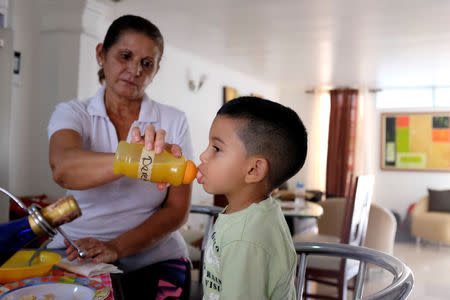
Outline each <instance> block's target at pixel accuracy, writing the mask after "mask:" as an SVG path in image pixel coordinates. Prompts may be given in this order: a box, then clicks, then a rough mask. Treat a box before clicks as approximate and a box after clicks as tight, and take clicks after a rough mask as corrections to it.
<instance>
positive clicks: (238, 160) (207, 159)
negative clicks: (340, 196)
mask: <svg viewBox="0 0 450 300" xmlns="http://www.w3.org/2000/svg"><path fill="white" fill-rule="evenodd" d="M240 126H242V122H241V121H238V120H235V119H232V118H230V117H226V116H217V117H216V118H215V119H214V121H213V124H212V125H211V129H210V131H209V145H208V147H207V148H206V150H205V151H204V152H203V153H202V154H201V155H200V160H201V162H202V163H201V164H200V166H199V167H198V170H199V173H200V174H199V177H198V183H200V184H202V185H203V188H204V189H205V191H206V192H208V193H210V194H225V195H231V194H233V192H234V191H239V190H240V188H241V186H243V185H245V175H246V173H247V165H248V158H247V155H246V150H245V146H244V144H243V143H242V141H241V139H240V138H239V136H238V134H237V132H238V129H239V127H240Z"/></svg>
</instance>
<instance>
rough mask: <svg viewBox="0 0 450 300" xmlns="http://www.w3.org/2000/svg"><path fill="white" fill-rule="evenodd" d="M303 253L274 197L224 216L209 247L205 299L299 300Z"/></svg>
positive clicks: (204, 270) (204, 272)
mask: <svg viewBox="0 0 450 300" xmlns="http://www.w3.org/2000/svg"><path fill="white" fill-rule="evenodd" d="M296 265H297V255H296V252H295V248H294V244H293V242H292V238H291V234H290V232H289V228H288V226H287V224H286V220H285V219H284V215H283V213H282V211H281V208H280V206H279V204H278V203H277V202H276V201H275V200H273V199H272V198H270V197H269V198H267V199H266V200H264V201H262V202H260V203H257V204H252V205H250V206H249V207H248V208H246V209H244V210H241V211H238V212H235V213H232V214H219V217H218V218H217V221H216V224H215V225H214V230H213V232H212V234H211V236H210V237H209V240H208V244H207V246H206V249H205V255H204V265H203V278H202V281H203V292H204V296H203V299H204V300H219V299H220V300H228V299H229V300H239V299H245V300H252V299H257V300H263V299H272V300H276V299H280V300H289V299H295V283H294V281H295V270H296Z"/></svg>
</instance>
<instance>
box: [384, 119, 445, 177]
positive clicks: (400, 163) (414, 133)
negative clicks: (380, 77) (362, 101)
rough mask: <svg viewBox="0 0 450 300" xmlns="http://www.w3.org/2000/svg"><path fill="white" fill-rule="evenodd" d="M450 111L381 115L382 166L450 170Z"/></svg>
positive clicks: (398, 168)
mask: <svg viewBox="0 0 450 300" xmlns="http://www.w3.org/2000/svg"><path fill="white" fill-rule="evenodd" d="M449 119H450V112H423V113H384V114H381V134H380V136H381V143H380V144H381V149H380V153H381V157H380V163H381V169H382V170H401V171H442V172H450V126H449Z"/></svg>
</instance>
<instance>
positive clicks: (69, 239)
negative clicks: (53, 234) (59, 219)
mask: <svg viewBox="0 0 450 300" xmlns="http://www.w3.org/2000/svg"><path fill="white" fill-rule="evenodd" d="M56 230H57V231H58V232H59V233H60V234H61V235H62V236H63V237H64V238H65V239H66V240H67V241H68V242H69V243H70V245H72V247H74V248H75V249H77V252H78V257H80V258H85V257H86V256H87V253H86V250H83V249H81V248H80V247H78V246H77V244H75V242H74V241H72V239H71V238H70V237H69V236H68V235H67V234H66V233H65V232H64V231H63V230H62V229H61V227H58V228H56Z"/></svg>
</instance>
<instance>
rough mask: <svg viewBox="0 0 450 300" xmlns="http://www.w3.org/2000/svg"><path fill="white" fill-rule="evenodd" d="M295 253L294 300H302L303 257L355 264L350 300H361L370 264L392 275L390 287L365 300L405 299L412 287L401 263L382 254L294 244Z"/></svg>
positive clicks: (341, 246)
mask: <svg viewBox="0 0 450 300" xmlns="http://www.w3.org/2000/svg"><path fill="white" fill-rule="evenodd" d="M294 246H295V250H296V252H297V254H298V255H299V256H300V259H299V264H298V271H297V274H298V278H297V283H296V290H297V300H300V299H302V294H303V287H304V284H305V273H306V264H307V259H309V258H307V256H308V255H309V256H312V257H314V256H317V255H319V256H322V257H323V256H327V257H328V256H331V257H334V258H339V257H343V258H349V259H353V260H358V262H359V269H358V274H357V279H356V285H355V292H354V297H353V299H361V298H362V295H363V289H364V279H365V276H366V270H367V269H366V268H367V264H373V265H376V266H378V267H380V268H381V269H384V270H387V271H389V272H390V273H391V274H392V275H393V281H392V283H391V284H390V285H389V286H387V287H386V288H384V289H382V290H381V291H378V292H376V293H374V294H371V295H369V296H366V297H365V298H364V299H365V300H394V299H395V300H398V299H401V300H403V299H406V298H407V297H408V295H409V294H410V293H411V290H412V288H413V285H414V276H413V273H412V272H411V269H409V268H408V267H407V266H406V265H405V264H404V263H403V262H401V261H400V260H399V259H397V258H395V257H393V256H391V255H388V254H386V253H384V252H381V251H377V250H374V249H369V248H365V247H359V246H354V245H344V244H335V243H295V245H294Z"/></svg>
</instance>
